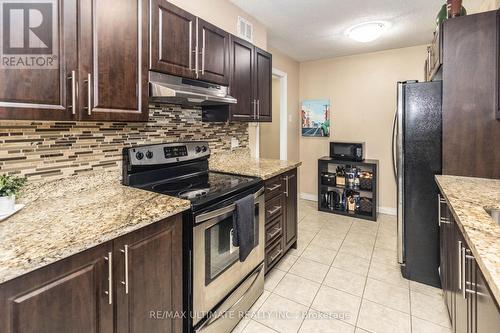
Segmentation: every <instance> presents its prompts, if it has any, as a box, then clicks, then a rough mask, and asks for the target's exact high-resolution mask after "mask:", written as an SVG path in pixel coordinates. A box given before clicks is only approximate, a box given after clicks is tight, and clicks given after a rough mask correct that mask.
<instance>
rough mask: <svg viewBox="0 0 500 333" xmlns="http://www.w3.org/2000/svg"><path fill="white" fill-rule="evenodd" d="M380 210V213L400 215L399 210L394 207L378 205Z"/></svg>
mask: <svg viewBox="0 0 500 333" xmlns="http://www.w3.org/2000/svg"><path fill="white" fill-rule="evenodd" d="M378 212H379V213H380V214H387V215H394V216H396V215H398V210H397V209H396V208H393V207H378Z"/></svg>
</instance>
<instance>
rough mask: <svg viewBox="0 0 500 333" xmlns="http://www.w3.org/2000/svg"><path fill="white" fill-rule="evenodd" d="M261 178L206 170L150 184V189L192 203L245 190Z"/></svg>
mask: <svg viewBox="0 0 500 333" xmlns="http://www.w3.org/2000/svg"><path fill="white" fill-rule="evenodd" d="M260 181H261V180H260V178H254V177H245V176H239V175H231V174H225V173H219V172H205V173H201V174H198V175H196V176H186V177H182V178H176V179H172V180H168V181H164V182H161V181H159V182H157V183H155V184H153V185H150V186H149V188H148V189H149V190H151V191H154V192H158V193H162V194H167V195H171V196H175V197H178V198H182V199H187V200H190V201H191V203H192V204H199V203H200V202H206V201H210V200H212V199H219V198H221V197H225V196H228V195H231V194H232V193H235V192H237V191H242V190H245V189H246V188H250V187H252V186H254V185H256V184H258V183H259V182H260Z"/></svg>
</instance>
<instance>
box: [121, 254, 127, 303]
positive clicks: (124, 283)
mask: <svg viewBox="0 0 500 333" xmlns="http://www.w3.org/2000/svg"><path fill="white" fill-rule="evenodd" d="M120 252H121V253H123V255H124V257H125V258H124V260H125V281H121V283H122V284H123V285H125V294H128V245H125V246H124V247H123V250H120Z"/></svg>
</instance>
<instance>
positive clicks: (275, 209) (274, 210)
mask: <svg viewBox="0 0 500 333" xmlns="http://www.w3.org/2000/svg"><path fill="white" fill-rule="evenodd" d="M280 209H281V206H275V207H274V209H271V210H268V211H267V212H268V213H269V215H273V214H275V213H277V212H279V211H280Z"/></svg>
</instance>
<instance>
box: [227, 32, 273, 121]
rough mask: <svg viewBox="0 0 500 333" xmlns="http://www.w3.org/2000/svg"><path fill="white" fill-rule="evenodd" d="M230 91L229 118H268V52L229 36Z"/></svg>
mask: <svg viewBox="0 0 500 333" xmlns="http://www.w3.org/2000/svg"><path fill="white" fill-rule="evenodd" d="M230 59H231V64H230V70H231V80H230V93H231V95H232V96H233V97H235V98H236V99H237V100H238V103H237V104H235V105H231V107H230V116H231V120H232V121H248V122H270V121H272V109H271V105H272V100H271V96H272V90H271V75H272V55H271V54H270V53H268V52H266V51H264V50H261V49H259V48H258V47H255V46H253V45H252V44H251V43H248V42H247V41H244V40H242V39H241V38H238V37H235V36H231V56H230Z"/></svg>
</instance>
